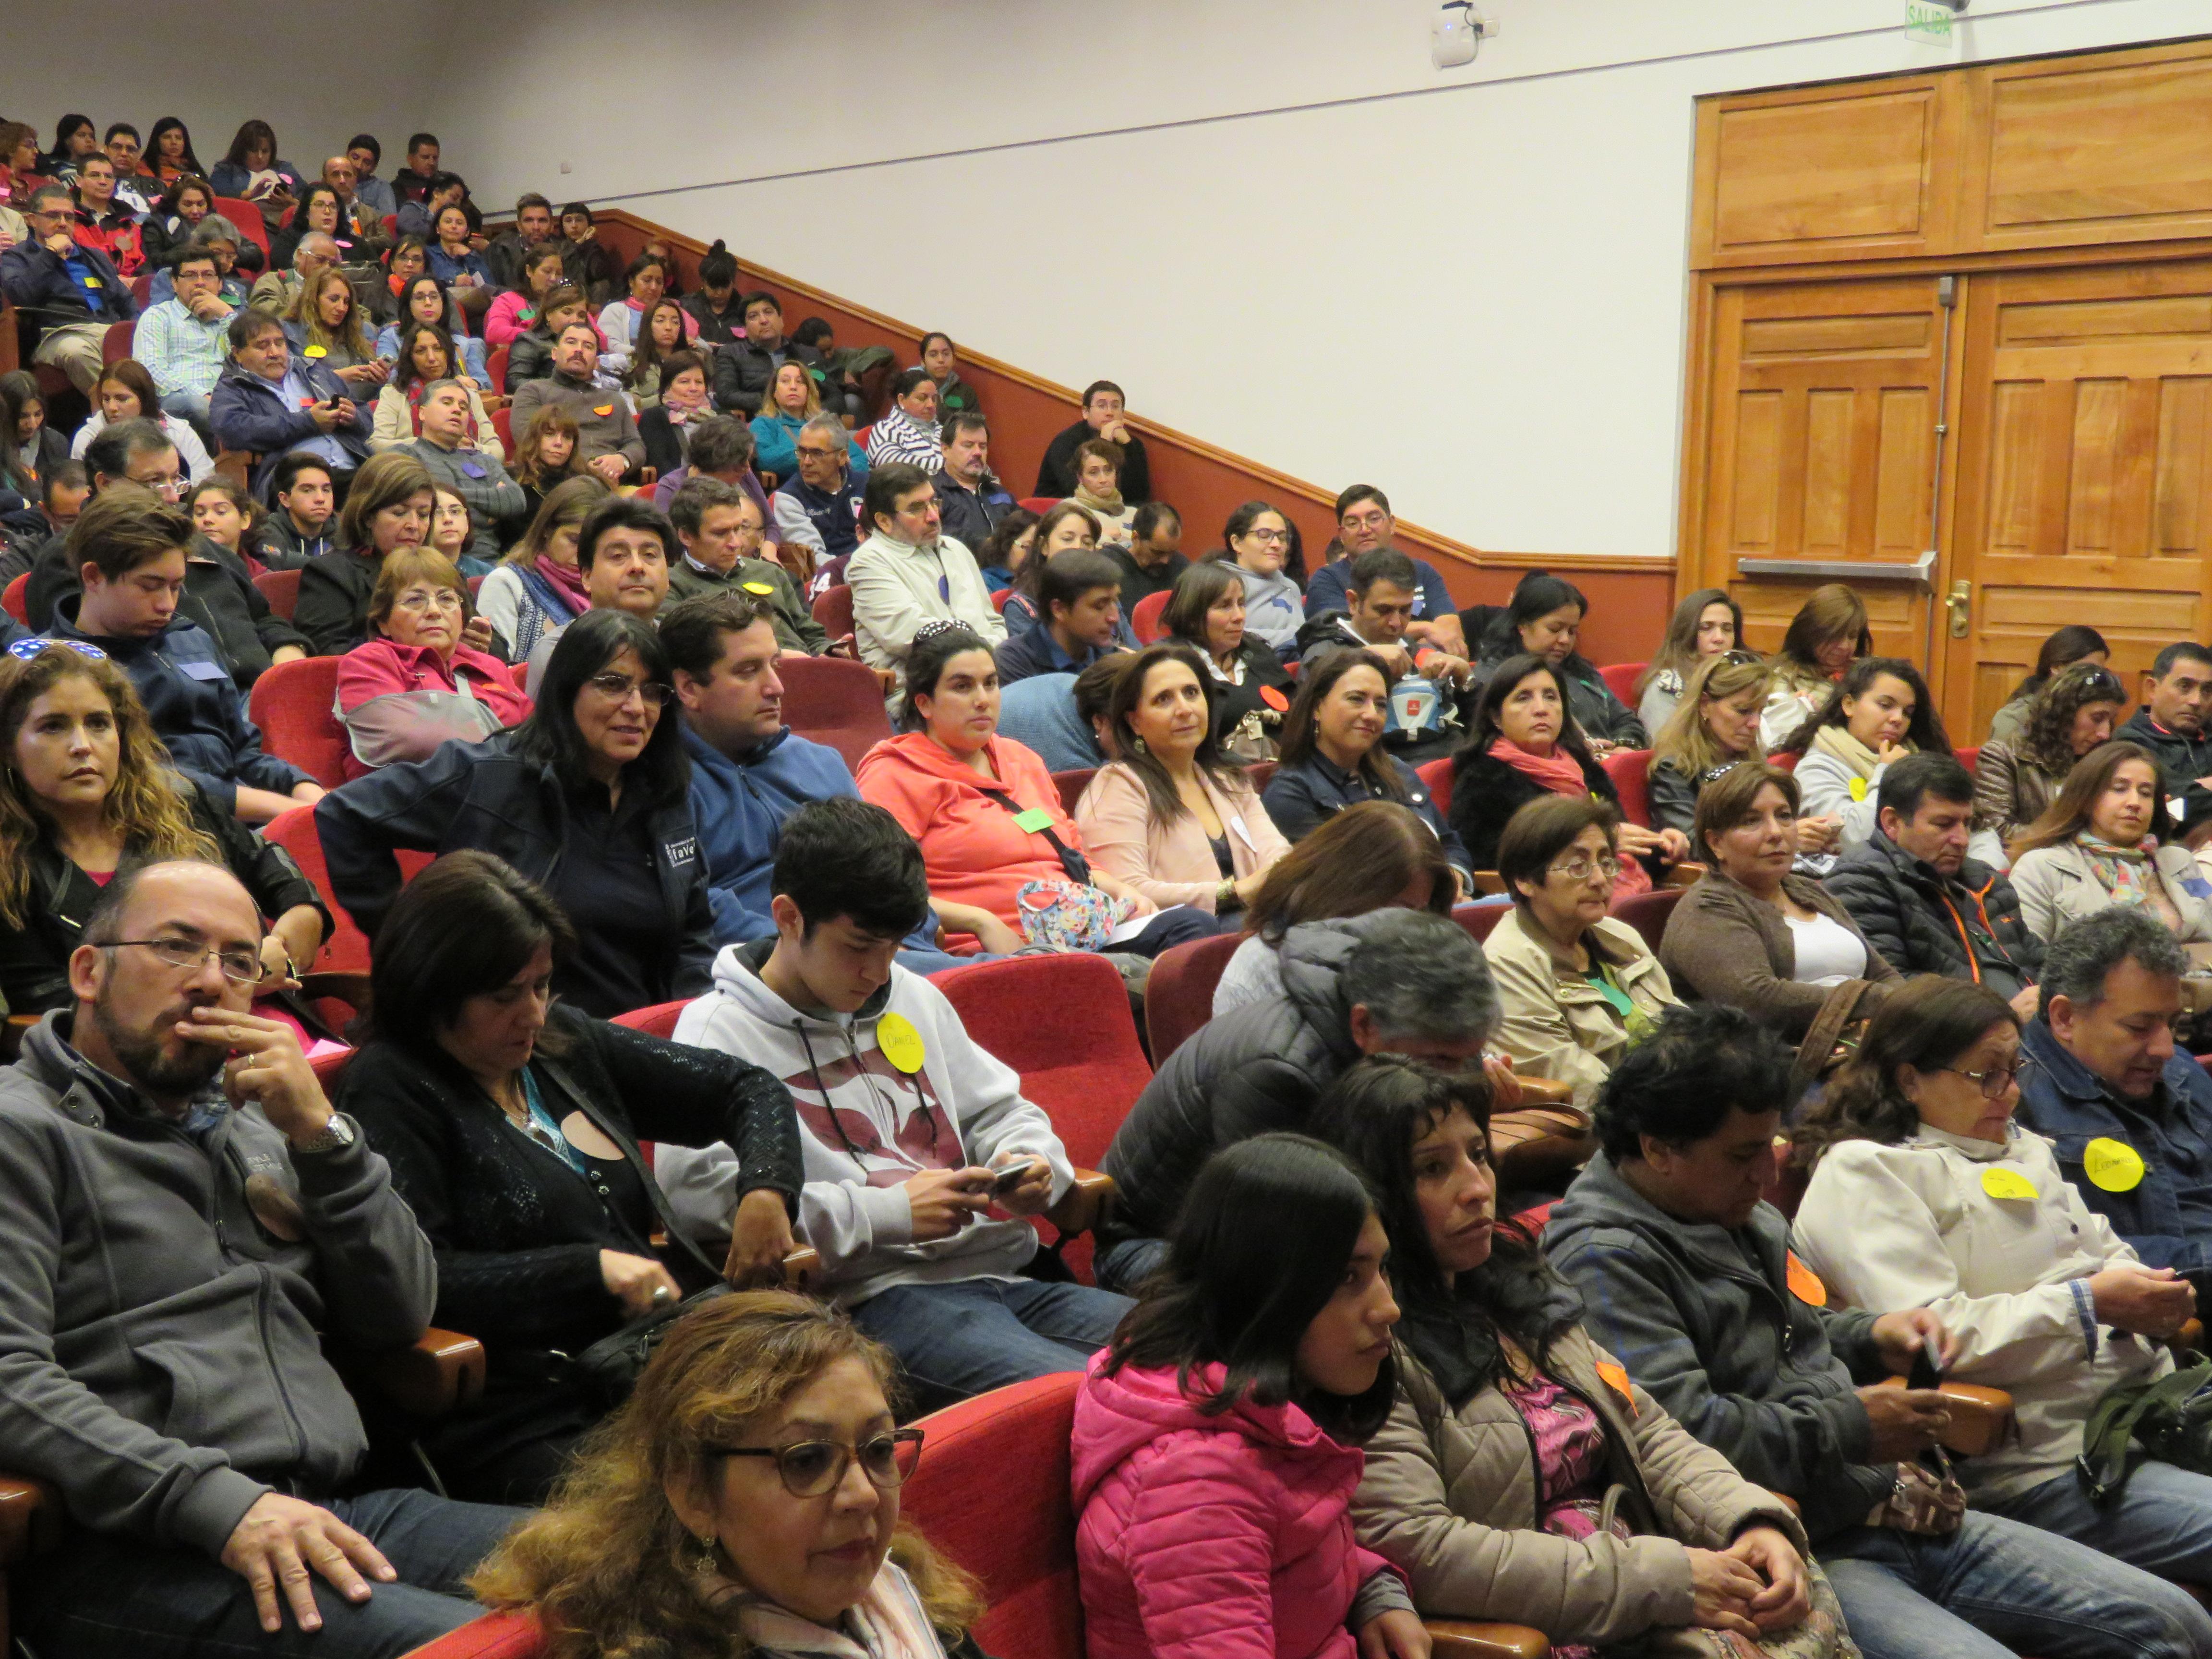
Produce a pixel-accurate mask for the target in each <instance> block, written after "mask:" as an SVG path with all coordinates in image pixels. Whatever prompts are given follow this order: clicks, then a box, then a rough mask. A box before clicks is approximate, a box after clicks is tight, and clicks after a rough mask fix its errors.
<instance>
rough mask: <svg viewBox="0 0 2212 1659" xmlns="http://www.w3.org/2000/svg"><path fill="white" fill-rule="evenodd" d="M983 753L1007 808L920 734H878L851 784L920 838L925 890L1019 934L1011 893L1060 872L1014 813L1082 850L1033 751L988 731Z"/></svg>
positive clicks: (961, 938) (966, 946) (951, 943)
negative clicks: (1037, 814) (1035, 819)
mask: <svg viewBox="0 0 2212 1659" xmlns="http://www.w3.org/2000/svg"><path fill="white" fill-rule="evenodd" d="M986 752H987V753H988V755H989V756H990V758H991V767H992V769H993V770H994V772H995V773H996V774H997V775H998V777H999V779H1000V781H1001V782H1002V783H1003V784H1004V785H1005V787H1006V794H1007V795H1008V796H1009V797H1011V798H1012V801H1013V804H1014V811H1011V812H1010V811H1007V810H1006V808H1005V807H1003V806H1001V805H999V804H998V803H997V801H995V800H994V799H992V797H991V796H990V795H989V794H987V793H985V791H984V787H983V784H984V780H983V779H982V778H981V777H980V776H978V775H976V774H975V771H974V770H973V769H970V768H969V767H968V766H967V765H966V764H965V763H963V762H961V761H959V760H957V759H956V758H954V757H953V755H952V752H951V750H948V749H946V748H945V747H944V745H942V744H939V743H938V742H937V741H936V740H935V739H933V738H931V737H930V736H929V735H928V734H927V732H907V733H905V734H904V735H902V736H900V737H896V738H886V739H885V740H884V741H883V742H882V743H879V744H877V745H876V746H875V747H874V748H873V749H871V750H868V752H867V753H866V754H865V755H863V756H862V757H860V771H859V773H858V775H857V776H856V781H857V782H858V783H859V784H860V794H861V796H862V798H863V799H867V800H871V801H873V802H874V803H875V804H876V805H878V806H880V807H883V808H884V810H885V811H889V812H890V815H891V816H892V817H895V818H896V819H897V820H898V821H899V823H901V824H902V825H903V826H904V827H905V829H906V832H907V834H908V835H909V836H913V837H914V838H915V841H917V842H920V843H921V858H922V864H923V866H924V868H925V870H926V871H927V875H928V878H929V890H930V892H931V894H932V895H933V896H935V897H938V898H940V899H949V900H950V901H951V902H953V903H955V904H973V905H977V906H980V907H981V908H983V909H986V910H988V911H989V912H990V913H991V914H992V915H994V916H996V917H998V918H999V920H1000V921H1003V922H1005V923H1006V926H1007V927H1011V928H1012V929H1013V930H1014V931H1015V932H1016V933H1019V932H1020V931H1021V927H1022V921H1021V915H1020V912H1019V911H1018V909H1017V908H1016V907H1015V903H1014V896H1015V894H1017V893H1018V892H1019V891H1020V890H1021V887H1022V884H1023V883H1024V882H1028V881H1066V879H1067V872H1066V869H1065V868H1064V867H1063V866H1061V864H1060V854H1058V853H1056V852H1054V850H1053V846H1052V843H1051V842H1048V841H1047V840H1046V839H1045V838H1044V833H1043V831H1042V830H1029V829H1022V828H1021V827H1020V826H1019V825H1018V824H1017V823H1015V822H1014V819H1015V817H1016V816H1017V815H1018V814H1020V813H1024V812H1027V811H1030V810H1031V809H1032V808H1034V809H1036V810H1037V811H1042V812H1044V813H1045V814H1046V815H1047V816H1048V817H1050V818H1051V820H1052V830H1053V833H1054V834H1055V835H1057V836H1059V837H1060V843H1061V844H1062V845H1063V846H1065V847H1066V848H1069V849H1070V850H1071V851H1073V852H1081V851H1082V850H1083V836H1082V833H1081V832H1080V831H1079V830H1078V829H1076V827H1075V823H1074V821H1073V819H1072V818H1070V817H1068V816H1067V812H1066V809H1065V808H1064V807H1062V806H1061V805H1060V787H1059V786H1058V785H1057V784H1055V783H1054V782H1053V781H1052V774H1051V773H1050V772H1049V771H1048V770H1046V769H1045V763H1043V762H1042V760H1040V759H1038V758H1037V757H1036V752H1035V751H1034V750H1030V749H1026V748H1024V746H1023V745H1022V744H1018V743H1016V742H1015V741H1014V740H1013V739H1012V738H998V737H994V738H992V739H991V741H990V745H989V748H988V749H987V751H986ZM978 948H979V947H978V945H977V944H976V940H975V935H974V934H972V933H953V932H951V930H950V929H947V930H946V932H945V949H946V950H948V951H953V952H955V953H956V954H957V955H960V956H972V955H974V954H975V951H976V950H977V949H978Z"/></svg>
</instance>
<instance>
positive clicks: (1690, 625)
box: [1636, 587, 1750, 829]
mask: <svg viewBox="0 0 2212 1659" xmlns="http://www.w3.org/2000/svg"><path fill="white" fill-rule="evenodd" d="M1742 646H1743V607H1742V606H1741V605H1738V604H1737V603H1736V602H1735V600H1734V599H1731V598H1730V597H1729V593H1728V592H1727V590H1726V589H1724V588H1719V587H1701V588H1699V590H1698V591H1697V592H1694V593H1692V594H1691V595H1689V596H1688V597H1687V598H1686V599H1684V600H1683V601H1682V602H1681V603H1680V605H1676V606H1675V607H1674V615H1673V616H1672V617H1669V618H1668V623H1667V633H1666V636H1665V637H1664V638H1663V639H1662V640H1661V641H1660V642H1659V652H1658V654H1657V655H1656V656H1655V657H1653V658H1652V659H1651V660H1650V662H1648V663H1646V664H1645V665H1644V672H1643V673H1642V674H1641V675H1639V676H1638V678H1637V681H1636V699H1637V702H1636V718H1637V720H1638V723H1639V724H1641V725H1642V726H1643V727H1644V730H1645V731H1646V732H1650V734H1651V736H1652V738H1654V739H1655V740H1656V738H1658V736H1659V734H1660V733H1661V732H1662V731H1664V730H1665V729H1666V726H1667V722H1668V720H1672V719H1674V710H1675V708H1676V707H1677V706H1678V705H1679V704H1680V702H1681V700H1682V693H1683V690H1684V688H1685V687H1686V686H1687V685H1688V684H1689V680H1690V676H1691V674H1692V672H1693V671H1695V670H1696V668H1697V666H1698V665H1699V663H1700V662H1702V661H1703V660H1704V659H1705V658H1707V657H1718V656H1722V655H1724V654H1725V653H1728V652H1730V651H1735V650H1740V649H1741V648H1742ZM1746 654H1750V653H1746ZM1655 746H1656V744H1655ZM1655 811H1656V809H1655ZM1680 827H1681V828H1684V829H1686V828H1688V825H1687V824H1684V825H1682V826H1680Z"/></svg>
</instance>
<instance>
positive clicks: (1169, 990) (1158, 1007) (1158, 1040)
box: [1145, 933, 1244, 1067]
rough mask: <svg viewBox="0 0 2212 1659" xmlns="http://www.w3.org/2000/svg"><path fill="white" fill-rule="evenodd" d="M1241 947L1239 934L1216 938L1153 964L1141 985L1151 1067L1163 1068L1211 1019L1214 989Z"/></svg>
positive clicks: (1197, 941)
mask: <svg viewBox="0 0 2212 1659" xmlns="http://www.w3.org/2000/svg"><path fill="white" fill-rule="evenodd" d="M1243 942H1244V936H1243V934H1242V933H1217V934H1215V935H1214V936H1213V937H1212V939H1192V940H1190V941H1189V942H1188V943H1187V944H1182V945H1174V946H1172V947H1170V949H1168V950H1165V951H1161V952H1160V954H1159V956H1158V958H1157V959H1156V960H1155V961H1154V962H1153V963H1152V977H1151V978H1150V979H1149V980H1147V981H1146V982H1145V1030H1146V1035H1147V1036H1150V1037H1151V1038H1152V1064H1153V1066H1156V1067H1157V1066H1164V1065H1166V1064H1167V1063H1168V1056H1169V1055H1170V1054H1173V1053H1174V1052H1175V1051H1176V1049H1178V1048H1182V1045H1183V1044H1184V1042H1187V1041H1188V1039H1189V1037H1190V1036H1191V1034H1192V1033H1193V1032H1194V1031H1196V1030H1198V1029H1199V1027H1200V1026H1201V1025H1204V1024H1206V1022H1207V1021H1208V1020H1210V1019H1212V1018H1213V992H1214V987H1217V986H1218V985H1219V984H1220V983H1221V976H1222V975H1224V974H1225V973H1227V972H1228V971H1229V958H1230V957H1233V956H1235V955H1236V954H1237V946H1238V945H1242V944H1243Z"/></svg>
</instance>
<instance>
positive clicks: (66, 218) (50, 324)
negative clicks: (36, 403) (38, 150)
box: [0, 185, 135, 394]
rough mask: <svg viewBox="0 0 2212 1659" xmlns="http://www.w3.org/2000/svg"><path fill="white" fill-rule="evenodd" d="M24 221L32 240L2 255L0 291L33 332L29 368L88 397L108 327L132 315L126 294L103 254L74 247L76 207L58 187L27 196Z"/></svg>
mask: <svg viewBox="0 0 2212 1659" xmlns="http://www.w3.org/2000/svg"><path fill="white" fill-rule="evenodd" d="M23 217H24V219H25V220H26V221H27V222H28V223H29V225H30V227H31V240H29V241H27V242H18V243H16V244H15V246H13V247H11V248H9V250H8V251H7V252H4V253H0V290H4V291H5V292H6V294H7V295H8V298H9V301H10V302H12V303H13V304H14V306H15V309H16V310H17V311H19V312H21V313H23V314H24V316H25V318H26V319H27V320H28V321H30V322H31V323H32V324H33V325H35V326H36V329H37V340H38V343H37V344H35V345H34V346H33V348H32V349H31V361H32V362H34V363H52V364H54V365H55V366H56V367H57V368H60V369H61V370H62V372H63V373H64V374H67V375H68V376H69V377H70V382H71V384H73V385H74V386H76V389H77V390H78V391H80V392H86V393H88V394H89V393H90V392H91V391H92V387H93V383H94V381H96V380H99V378H100V343H101V342H102V341H103V340H104V339H105V338H106V335H107V325H109V324H110V323H127V322H129V321H130V320H131V317H132V316H133V315H134V314H135V313H134V312H133V310H132V307H131V290H130V289H129V288H128V287H127V286H126V285H125V283H124V281H123V279H122V278H121V277H120V276H117V275H116V274H115V267H114V265H113V264H110V263H109V261H108V258H107V256H106V254H104V253H102V252H100V250H99V249H97V248H89V247H81V246H78V244H77V240H76V203H75V202H73V201H71V200H70V193H69V191H67V190H66V189H65V188H64V187H63V186H62V185H41V186H40V188H39V189H38V190H37V191H33V194H32V197H31V203H30V205H29V206H28V207H27V208H25V209H24V210H23Z"/></svg>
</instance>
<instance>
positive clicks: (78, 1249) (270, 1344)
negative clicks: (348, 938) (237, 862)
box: [0, 862, 520, 1659]
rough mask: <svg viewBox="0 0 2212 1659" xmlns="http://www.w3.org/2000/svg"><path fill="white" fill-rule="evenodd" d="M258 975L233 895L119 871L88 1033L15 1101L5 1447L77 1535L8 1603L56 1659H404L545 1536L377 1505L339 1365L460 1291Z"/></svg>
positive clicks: (428, 1502)
mask: <svg viewBox="0 0 2212 1659" xmlns="http://www.w3.org/2000/svg"><path fill="white" fill-rule="evenodd" d="M261 945H262V927H261V921H260V918H259V916H258V914H257V913H256V911H255V909H254V905H253V901H252V897H251V896H249V895H248V894H247V892H246V889H245V888H244V887H243V886H241V885H240V883H239V881H238V880H237V878H235V877H234V876H233V875H232V874H231V873H230V872H228V871H227V870H225V869H223V868H222V866H219V865H214V864H204V863H197V862H173V863H156V864H152V865H148V866H141V867H139V868H137V869H135V870H134V869H130V868H127V867H126V868H125V869H123V870H120V871H118V872H116V874H115V876H114V877H113V878H112V880H111V881H110V882H109V883H108V884H107V886H106V890H104V891H103V892H102V894H101V896H100V901H99V902H98V903H97V904H96V905H95V906H94V908H93V909H92V912H91V915H89V916H88V919H87V921H86V925H85V932H84V943H82V944H81V945H78V947H77V948H76V951H75V952H74V953H73V954H72V955H71V956H70V962H69V982H70V994H71V996H72V998H73V999H74V1002H73V1006H70V1007H68V1008H64V1009H58V1010H56V1011H55V1012H52V1013H50V1014H48V1015H46V1017H45V1018H44V1019H42V1020H41V1021H40V1024H38V1025H36V1026H35V1027H33V1029H32V1030H30V1032H29V1033H28V1034H27V1036H25V1038H24V1040H23V1050H22V1056H21V1059H20V1060H18V1061H17V1062H16V1064H15V1065H14V1066H10V1067H9V1068H8V1069H7V1070H6V1071H4V1072H0V1206H5V1208H6V1211H7V1213H8V1216H9V1225H7V1226H6V1227H5V1228H4V1229H0V1285H5V1286H6V1290H5V1291H4V1293H0V1440H4V1442H5V1443H6V1445H7V1447H8V1456H9V1466H10V1467H11V1468H14V1469H15V1470H16V1471H17V1472H19V1473H21V1474H31V1475H35V1476H37V1477H39V1478H40V1479H42V1480H48V1481H51V1482H52V1484H53V1485H55V1486H58V1488H60V1490H61V1492H62V1493H63V1496H64V1502H65V1503H66V1504H67V1505H68V1509H69V1512H70V1517H71V1520H72V1522H74V1523H75V1524H74V1528H73V1531H72V1534H71V1536H70V1541H69V1546H68V1547H67V1548H66V1549H64V1550H62V1551H60V1552H58V1553H56V1554H54V1555H52V1557H50V1558H48V1559H46V1560H45V1561H42V1562H41V1563H40V1569H39V1571H36V1572H34V1573H18V1574H16V1575H15V1582H14V1583H13V1584H12V1585H11V1587H10V1589H11V1593H12V1595H13V1597H14V1607H13V1613H14V1618H15V1632H16V1634H17V1635H18V1636H19V1637H20V1638H22V1639H23V1640H24V1641H25V1642H26V1643H27V1644H30V1645H32V1646H34V1647H35V1648H36V1649H37V1650H38V1651H40V1652H41V1653H49V1654H70V1655H73V1656H82V1659H124V1656H130V1655H135V1654H138V1653H143V1652H146V1651H148V1650H151V1649H155V1648H160V1647H163V1646H166V1645H169V1644H173V1643H175V1642H177V1641H178V1640H179V1639H181V1638H180V1637H179V1632H185V1631H189V1632H191V1636H192V1637H193V1638H197V1640H198V1641H200V1642H202V1643H204V1644H208V1645H209V1646H210V1647H211V1648H220V1649H222V1650H224V1651H227V1652H240V1653H243V1652H267V1653H270V1654H272V1655H276V1654H307V1653H314V1654H330V1655H337V1656H341V1659H353V1656H364V1659H365V1656H368V1655H372V1654H374V1655H384V1654H393V1653H399V1652H403V1651H406V1650H410V1649H412V1648H413V1647H415V1646H416V1644H420V1643H424V1642H428V1641H430V1640H433V1639H435V1638H436V1637H438V1636H440V1635H441V1634H442V1633H444V1632H447V1631H448V1630H452V1629H453V1628H455V1627H456V1626H459V1625H462V1624H465V1623H466V1622H467V1621H468V1620H470V1619H471V1617H473V1616H475V1615H476V1614H477V1613H478V1612H479V1611H480V1609H478V1608H477V1607H476V1606H475V1605H474V1604H473V1603H472V1602H471V1600H470V1599H469V1597H468V1595H467V1593H466V1591H465V1589H463V1587H462V1586H463V1581H464V1580H465V1578H466V1577H467V1576H468V1574H469V1573H470V1572H471V1571H472V1570H473V1569H474V1567H475V1566H476V1565H477V1563H478V1562H479V1561H480V1560H481V1559H483V1557H484V1556H485V1555H486V1554H488V1553H489V1551H490V1550H491V1548H492V1547H493V1546H494V1545H495V1543H497V1541H499V1539H500V1537H501V1534H503V1533H505V1532H506V1530H507V1528H510V1527H511V1526H513V1524H514V1522H516V1521H517V1520H519V1519H520V1511H518V1510H506V1509H495V1508H491V1507H488V1506H484V1505H478V1504H454V1503H451V1502H448V1501H447V1500H446V1499H443V1498H435V1497H433V1496H432V1495H430V1494H429V1493H428V1492H420V1491H412V1490H409V1491H389V1492H374V1491H371V1492H362V1491H360V1490H359V1489H358V1486H357V1485H356V1475H357V1474H358V1473H359V1471H360V1468H361V1466H362V1461H363V1459H364V1457H365V1456H366V1455H367V1452H368V1437H367V1435H366V1433H365V1432H364V1431H363V1428H362V1420H361V1415H360V1413H359V1410H358V1408H357V1407H356V1406H355V1404H354V1401H353V1399H352V1396H351V1395H349V1393H348V1392H347V1390H346V1387H345V1384H344V1383H343V1382H342V1381H341V1380H340V1379H339V1377H338V1375H337V1372H336V1371H335V1370H332V1368H331V1363H330V1361H329V1360H328V1359H327V1358H325V1354H324V1350H323V1344H324V1341H325V1339H328V1340H333V1341H337V1342H343V1343H345V1344H347V1345H349V1346H353V1347H356V1348H358V1349H360V1350H362V1351H364V1352H381V1351H389V1350H392V1349H394V1348H398V1347H403V1346H405V1345H406V1344H408V1343H410V1342H412V1341H414V1340H416V1339H417V1338H418V1337H420V1336H421V1335H422V1332H423V1330H424V1328H426V1326H427V1325H428V1322H429V1317H430V1312H431V1309H432V1306H433V1304H434V1303H435V1299H436V1293H437V1276H436V1270H435V1264H434V1263H433V1261H432V1260H431V1252H430V1244H429V1241H428V1239H426V1238H425V1237H423V1236H422V1231H421V1229H420V1228H418V1227H417V1226H416V1223H415V1218H414V1216H413V1215H412V1214H411V1213H410V1211H409V1210H408V1208H407V1206H406V1205H405V1204H404V1203H402V1202H401V1201H400V1200H399V1198H398V1194H396V1193H395V1192H394V1191H393V1190H392V1181H391V1171H390V1170H389V1168H388V1167H387V1166H386V1164H385V1161H384V1159H383V1158H380V1157H379V1156H378V1155H377V1154H376V1153H375V1152H373V1151H372V1150H371V1149H370V1148H369V1146H368V1143H367V1141H366V1140H365V1139H363V1138H362V1134H361V1133H360V1130H359V1128H358V1127H357V1126H356V1124H355V1123H354V1122H353V1121H352V1120H351V1119H349V1118H348V1117H346V1116H344V1115H343V1114H340V1113H338V1112H336V1111H334V1110H333V1109H331V1103H330V1101H329V1099H328V1098H327V1097H325V1094H324V1092H323V1090H322V1086H321V1085H320V1084H319V1082H318V1081H317V1080H316V1078H315V1074H314V1072H313V1069H312V1068H310V1066H308V1064H307V1060H306V1058H305V1057H304V1056H303V1055H302V1054H301V1051H300V1045H299V1041H298V1038H297V1036H295V1033H294V1031H293V1030H292V1028H291V1027H289V1026H288V1025H286V1024H283V1023H282V1022H279V1021H277V1020H274V1019H268V1018H263V1017H261V1016H259V1015H258V1014H256V1013H254V1012H252V996H253V992H254V988H255V987H256V985H257V984H258V981H260V980H261V978H262V976H263V974H264V967H263V960H262V956H261ZM249 1106H251V1107H252V1109H251V1110H247V1109H246V1108H247V1107H249ZM89 1240H98V1241H99V1242H100V1243H99V1248H98V1249H85V1248H83V1245H84V1243H85V1242H86V1241H89ZM340 1494H345V1495H344V1496H341V1495H340Z"/></svg>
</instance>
